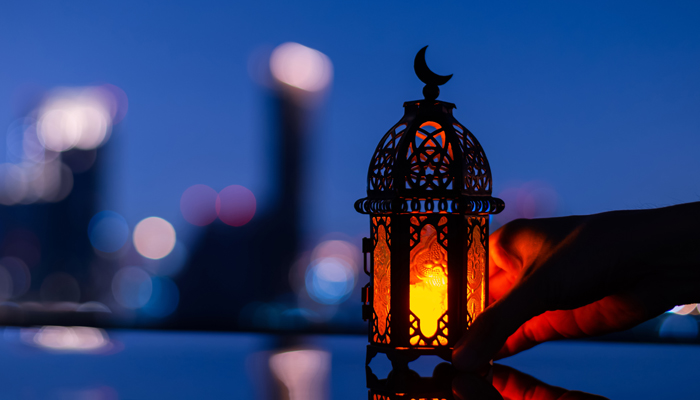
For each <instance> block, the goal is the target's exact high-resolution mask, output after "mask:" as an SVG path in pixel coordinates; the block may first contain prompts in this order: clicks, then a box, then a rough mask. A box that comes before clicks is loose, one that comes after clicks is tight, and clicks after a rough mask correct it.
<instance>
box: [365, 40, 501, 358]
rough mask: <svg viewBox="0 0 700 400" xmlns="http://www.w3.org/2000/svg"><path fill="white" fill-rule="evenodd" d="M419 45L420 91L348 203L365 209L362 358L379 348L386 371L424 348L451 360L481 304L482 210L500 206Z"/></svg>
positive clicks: (484, 273) (484, 262)
mask: <svg viewBox="0 0 700 400" xmlns="http://www.w3.org/2000/svg"><path fill="white" fill-rule="evenodd" d="M426 48H427V46H426V47H424V48H423V49H421V50H420V51H419V52H418V54H417V55H416V58H415V62H414V69H415V71H416V74H417V75H418V78H419V79H420V80H421V81H423V82H424V83H425V84H426V86H425V87H424V89H423V94H424V97H425V99H423V100H416V101H409V102H406V103H404V109H405V114H404V116H403V118H401V120H400V121H399V122H398V123H397V124H396V125H394V126H393V127H392V128H391V129H390V130H389V132H387V133H386V134H385V135H384V137H383V138H382V140H381V141H380V142H379V145H378V146H377V148H376V151H375V152H374V156H373V157H372V160H371V161H370V166H369V172H368V176H367V197H365V198H363V199H360V200H358V201H357V202H356V203H355V209H356V210H357V211H358V212H360V213H362V214H369V217H370V237H369V238H365V239H364V240H363V242H362V247H363V252H364V253H365V272H366V273H367V274H368V275H369V276H370V282H369V284H368V285H367V286H365V287H364V288H363V290H362V300H363V307H362V314H363V319H365V320H369V342H370V344H369V346H368V354H367V363H368V364H369V361H370V360H371V359H372V357H374V355H376V354H377V352H381V353H385V354H386V355H387V357H388V358H389V359H390V360H391V361H392V364H393V365H394V369H396V368H397V365H403V366H407V363H408V362H409V361H412V360H415V359H416V358H417V357H418V356H420V355H424V354H425V355H427V354H430V355H437V356H440V357H441V358H443V359H444V360H447V361H450V360H451V356H452V349H453V348H454V345H455V343H457V340H458V339H459V338H460V336H461V335H462V333H463V332H464V331H465V330H466V329H467V328H468V327H469V325H470V324H471V323H472V321H473V320H474V318H475V317H476V316H477V315H478V314H479V313H481V312H482V311H483V310H484V308H485V307H486V305H487V301H488V259H489V257H488V235H489V214H495V213H498V212H500V211H502V210H503V208H504V203H503V201H502V200H500V199H497V198H494V197H492V196H491V190H492V183H491V170H490V168H489V163H488V161H487V159H486V155H485V154H484V150H483V149H482V148H481V145H480V144H479V142H478V141H477V140H476V138H475V137H474V135H472V133H471V132H469V130H467V129H466V128H465V127H464V126H463V125H462V124H460V123H459V122H458V121H457V120H456V119H455V118H454V117H453V116H452V110H453V109H454V108H455V105H454V104H452V103H447V102H444V101H439V100H436V99H437V96H438V95H439V92H440V91H439V88H438V86H439V85H442V84H445V83H446V82H447V81H448V80H449V79H450V78H451V77H452V75H449V76H441V75H437V74H435V73H433V72H432V71H430V69H428V67H427V65H426V63H425V50H426Z"/></svg>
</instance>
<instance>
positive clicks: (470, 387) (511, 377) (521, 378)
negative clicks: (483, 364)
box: [452, 364, 606, 400]
mask: <svg viewBox="0 0 700 400" xmlns="http://www.w3.org/2000/svg"><path fill="white" fill-rule="evenodd" d="M452 391H453V392H454V394H455V398H457V399H460V400H466V399H484V400H490V399H505V400H526V399H537V400H559V399H562V400H563V399H566V400H605V399H606V398H605V397H602V396H597V395H594V394H589V393H584V392H579V391H573V390H566V389H563V388H560V387H556V386H551V385H548V384H546V383H544V382H542V381H539V380H537V379H535V378H533V377H531V376H530V375H526V374H524V373H522V372H520V371H518V370H516V369H513V368H511V367H507V366H505V365H498V364H495V365H494V366H493V386H491V385H489V383H488V382H486V381H485V380H484V379H482V378H480V377H479V376H476V375H472V374H462V375H459V376H457V377H456V378H455V379H454V380H453V381H452Z"/></svg>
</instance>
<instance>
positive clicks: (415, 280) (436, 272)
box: [409, 216, 448, 346]
mask: <svg viewBox="0 0 700 400" xmlns="http://www.w3.org/2000/svg"><path fill="white" fill-rule="evenodd" d="M426 219H427V217H425V216H421V217H411V226H412V229H413V230H414V231H419V232H420V236H419V237H420V239H419V241H418V243H415V247H413V249H411V254H410V260H411V261H410V262H411V266H410V288H409V302H410V308H411V314H412V315H411V317H412V318H415V319H417V320H418V322H419V323H415V322H416V321H410V322H412V323H411V325H412V327H411V328H410V332H409V333H410V343H411V344H412V345H419V346H439V345H446V344H447V337H445V336H446V335H447V332H446V330H447V328H446V326H445V322H446V318H447V306H448V304H447V297H448V296H447V293H448V284H447V249H446V248H445V247H443V243H444V244H446V243H445V241H446V240H445V239H446V238H445V234H446V232H445V231H446V229H447V226H446V224H447V218H445V217H442V218H440V221H439V222H438V224H437V225H438V228H437V229H436V228H435V226H434V225H432V224H429V223H425V224H424V225H423V224H422V223H423V222H424V221H426ZM421 225H423V226H422V227H421ZM438 230H439V231H438ZM439 239H441V240H439ZM438 330H440V332H438ZM436 333H440V334H438V335H437V336H436ZM426 338H432V340H428V341H426Z"/></svg>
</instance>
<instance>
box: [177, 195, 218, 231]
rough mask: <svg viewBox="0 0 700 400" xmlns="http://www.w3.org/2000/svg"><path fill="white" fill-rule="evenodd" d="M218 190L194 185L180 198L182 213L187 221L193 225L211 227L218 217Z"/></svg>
mask: <svg viewBox="0 0 700 400" xmlns="http://www.w3.org/2000/svg"><path fill="white" fill-rule="evenodd" d="M217 196H218V193H216V190H214V189H212V188H210V187H209V186H207V185H193V186H190V187H189V188H187V190H185V191H184V192H183V193H182V197H180V211H181V212H182V216H183V217H184V218H185V221H187V222H189V223H190V224H192V225H197V226H205V225H209V224H211V223H212V222H214V220H216V217H217V214H218V213H217Z"/></svg>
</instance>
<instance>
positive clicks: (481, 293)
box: [467, 218, 488, 322]
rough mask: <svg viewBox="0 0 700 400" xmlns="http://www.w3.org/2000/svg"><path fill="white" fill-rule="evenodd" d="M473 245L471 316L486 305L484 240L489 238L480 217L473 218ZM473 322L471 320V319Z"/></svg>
mask: <svg viewBox="0 0 700 400" xmlns="http://www.w3.org/2000/svg"><path fill="white" fill-rule="evenodd" d="M471 220H472V224H470V225H472V227H473V228H472V233H471V236H472V237H471V239H472V240H471V246H469V251H468V253H467V260H468V261H467V266H468V267H467V268H468V269H467V271H468V272H467V273H468V276H467V311H468V313H469V316H470V318H472V317H473V316H476V315H479V314H480V313H481V312H482V311H483V310H484V308H485V307H486V284H485V279H486V274H487V273H488V271H486V262H487V260H486V248H485V247H484V243H483V241H482V240H487V238H486V237H485V234H486V233H485V232H482V228H481V226H480V224H479V222H480V221H479V220H480V219H479V218H471ZM469 322H471V321H469Z"/></svg>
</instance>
